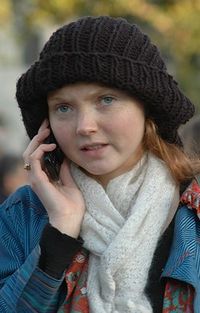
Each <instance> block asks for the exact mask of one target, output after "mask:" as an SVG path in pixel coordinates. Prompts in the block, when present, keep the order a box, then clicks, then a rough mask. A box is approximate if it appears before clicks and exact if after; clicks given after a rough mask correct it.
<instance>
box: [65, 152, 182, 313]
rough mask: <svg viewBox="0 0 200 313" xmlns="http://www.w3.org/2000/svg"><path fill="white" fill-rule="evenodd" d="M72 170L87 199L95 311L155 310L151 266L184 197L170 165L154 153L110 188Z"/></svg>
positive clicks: (91, 297)
mask: <svg viewBox="0 0 200 313" xmlns="http://www.w3.org/2000/svg"><path fill="white" fill-rule="evenodd" d="M71 171H72V176H73V177H74V179H75V181H76V183H77V185H78V186H79V188H80V190H81V191H82V193H83V196H84V199H85V203H86V213H85V216H84V220H83V225H82V229H81V236H82V238H83V239H84V241H85V243H84V247H85V248H86V249H88V250H89V251H90V258H89V269H88V281H87V289H88V299H89V305H90V313H151V312H152V308H151V305H150V303H149V301H148V299H147V298H146V296H145V293H144V289H145V286H146V283H147V278H148V271H149V268H150V266H151V262H152V258H153V254H154V251H155V248H156V245H157V242H158V239H159V238H160V235H161V234H162V233H163V231H164V229H165V228H166V223H168V219H169V216H172V215H173V213H174V211H175V207H176V205H177V204H178V198H179V193H178V188H177V186H176V184H175V182H174V180H173V179H172V177H171V175H170V173H169V170H168V169H167V167H166V165H164V162H162V161H161V160H160V159H158V158H156V157H155V156H153V155H152V154H150V153H149V154H148V155H146V156H144V157H143V158H142V160H140V161H139V162H138V164H137V165H136V166H135V167H134V168H133V169H132V170H131V171H129V172H127V173H125V174H123V175H121V176H119V177H117V178H114V179H113V180H111V181H110V182H109V184H108V185H107V188H106V190H104V189H103V187H102V186H101V185H100V184H99V183H97V182H96V181H95V180H94V179H92V178H90V177H88V176H87V175H86V174H84V173H83V172H82V171H81V170H80V169H79V168H78V167H76V166H75V165H73V164H72V167H71ZM172 212H173V213H172ZM170 219H171V217H170Z"/></svg>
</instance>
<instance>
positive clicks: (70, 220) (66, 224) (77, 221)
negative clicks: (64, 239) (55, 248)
mask: <svg viewBox="0 0 200 313" xmlns="http://www.w3.org/2000/svg"><path fill="white" fill-rule="evenodd" d="M49 223H50V224H51V225H52V226H53V227H54V228H56V229H58V230H59V231H60V232H61V233H62V234H65V235H68V236H70V237H72V238H75V239H77V238H78V236H79V234H80V229H81V224H82V218H79V217H78V216H73V217H49Z"/></svg>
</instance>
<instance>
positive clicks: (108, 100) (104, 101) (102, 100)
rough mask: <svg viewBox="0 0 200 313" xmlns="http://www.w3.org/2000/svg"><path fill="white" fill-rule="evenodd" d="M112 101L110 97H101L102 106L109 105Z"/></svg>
mask: <svg viewBox="0 0 200 313" xmlns="http://www.w3.org/2000/svg"><path fill="white" fill-rule="evenodd" d="M113 100H114V98H113V97H111V96H105V97H102V99H101V103H102V104H103V105H110V104H112V103H113Z"/></svg>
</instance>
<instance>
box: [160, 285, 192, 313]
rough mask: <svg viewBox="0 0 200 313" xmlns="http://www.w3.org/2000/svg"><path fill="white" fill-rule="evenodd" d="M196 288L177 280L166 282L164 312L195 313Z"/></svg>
mask: <svg viewBox="0 0 200 313" xmlns="http://www.w3.org/2000/svg"><path fill="white" fill-rule="evenodd" d="M193 301H194V289H193V288H192V286H190V285H187V284H183V283H182V282H178V281H176V280H169V281H168V282H167V283H166V287H165V294H164V302H163V313H194V310H193Z"/></svg>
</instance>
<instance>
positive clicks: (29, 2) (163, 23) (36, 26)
mask: <svg viewBox="0 0 200 313" xmlns="http://www.w3.org/2000/svg"><path fill="white" fill-rule="evenodd" d="M84 15H111V16H123V17H125V18H127V19H128V20H129V21H130V22H136V23H138V24H139V25H140V26H141V28H142V29H143V30H144V31H145V32H146V33H148V34H149V35H150V37H151V38H152V40H153V41H154V42H155V43H156V44H157V45H158V46H159V47H160V49H161V51H162V55H163V57H164V59H165V61H166V62H167V65H168V69H169V72H170V73H171V74H172V75H174V76H175V78H176V80H177V81H178V82H179V84H180V87H181V89H182V90H183V91H184V92H185V93H186V94H187V96H188V97H189V98H191V100H192V101H193V102H194V103H195V105H196V107H197V114H199V112H200V0H167V1H164V0H160V1H159V0H148V1H147V0H1V3H0V153H2V154H3V153H13V154H18V155H21V154H22V152H23V150H24V148H25V147H26V145H27V142H28V137H27V136H26V134H25V130H24V127H23V123H22V121H21V116H20V112H19V110H18V106H17V103H16V100H15V85H16V81H17V79H18V78H19V76H20V75H21V73H22V72H24V71H25V70H26V69H27V68H28V67H29V66H30V64H31V63H32V62H33V61H34V60H36V59H37V57H38V54H39V51H40V50H41V48H42V47H43V44H44V42H45V41H46V40H47V39H48V37H49V36H50V34H51V33H52V32H53V31H54V30H56V29H57V28H58V27H59V26H60V25H62V24H64V23H66V22H69V21H70V20H73V19H75V18H77V17H79V16H84ZM195 118H196V117H195ZM198 123H200V121H198ZM198 138H200V134H199V137H198ZM199 140H200V139H199Z"/></svg>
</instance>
